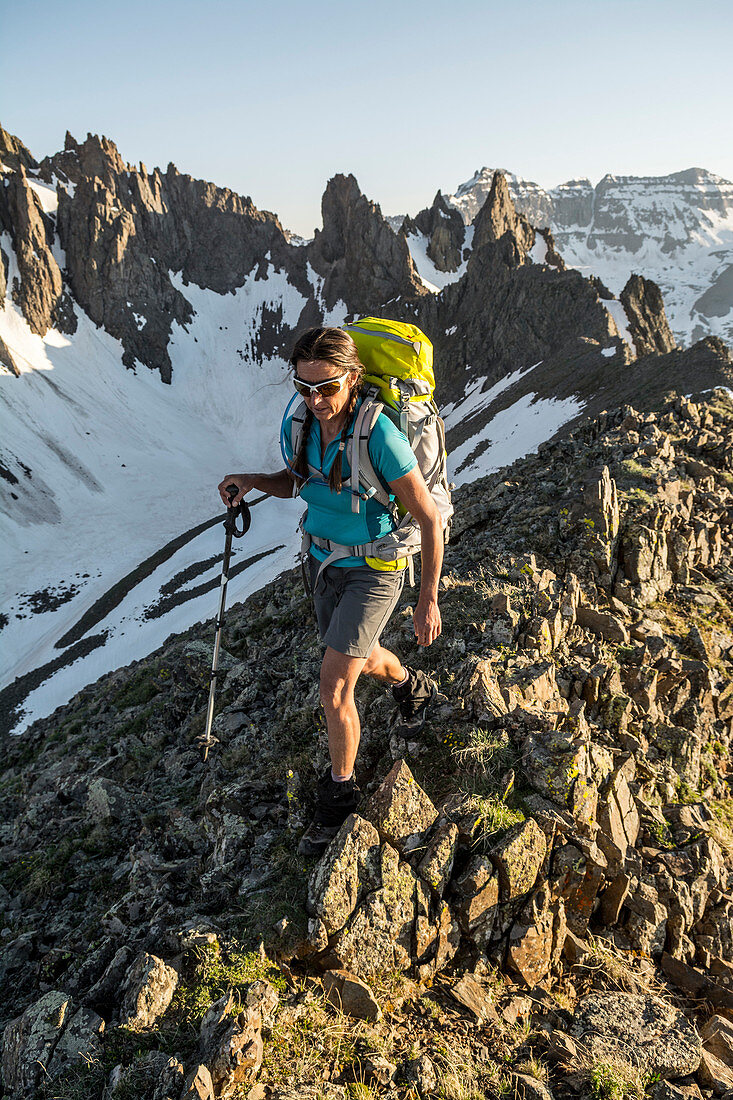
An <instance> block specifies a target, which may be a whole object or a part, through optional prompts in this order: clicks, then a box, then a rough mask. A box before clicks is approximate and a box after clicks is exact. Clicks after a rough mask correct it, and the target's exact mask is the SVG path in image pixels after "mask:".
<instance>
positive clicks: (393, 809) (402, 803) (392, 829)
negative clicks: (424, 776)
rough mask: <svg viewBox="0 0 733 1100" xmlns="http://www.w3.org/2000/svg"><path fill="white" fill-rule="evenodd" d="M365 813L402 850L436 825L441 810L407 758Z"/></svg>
mask: <svg viewBox="0 0 733 1100" xmlns="http://www.w3.org/2000/svg"><path fill="white" fill-rule="evenodd" d="M364 816H365V817H366V818H368V820H369V821H371V822H372V824H373V825H374V826H375V827H376V829H377V832H378V833H379V835H380V837H381V838H382V840H384V841H387V843H389V844H391V845H392V847H393V848H396V849H397V851H398V852H402V851H403V850H404V849H405V846H406V843H407V841H408V840H410V839H411V838H412V837H415V836H416V835H418V834H420V833H425V832H426V831H427V830H428V829H429V828H430V827H431V825H433V824H434V822H435V820H436V819H437V817H438V811H437V810H436V808H435V806H434V805H433V803H432V802H431V801H430V799H429V798H428V796H427V795H426V794H425V791H424V790H423V789H422V787H421V786H420V785H419V783H417V782H416V780H415V777H414V776H413V774H412V772H411V771H410V769H409V768H408V766H407V764H406V763H405V762H404V760H398V761H396V763H395V765H394V767H393V768H392V770H391V771H390V773H389V775H388V776H387V777H386V779H385V780H384V782H383V783H382V784H381V786H380V787H378V788H377V790H376V791H375V792H374V794H373V795H372V797H371V798H370V799H369V802H368V803H367V806H366V809H365V811H364Z"/></svg>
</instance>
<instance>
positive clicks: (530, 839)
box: [488, 817, 547, 901]
mask: <svg viewBox="0 0 733 1100" xmlns="http://www.w3.org/2000/svg"><path fill="white" fill-rule="evenodd" d="M546 852H547V840H546V838H545V834H544V833H543V832H542V829H540V827H539V825H538V824H537V822H536V821H535V820H534V818H531V817H530V818H528V819H527V821H525V822H523V823H522V824H521V825H515V826H514V828H513V829H510V830H509V832H508V833H507V835H506V836H505V837H504V838H503V840H501V841H500V842H499V843H498V844H496V845H494V847H493V848H491V849H490V850H489V852H488V856H489V859H490V860H491V862H492V863H493V864H494V866H495V867H496V869H497V871H498V872H499V882H500V884H501V890H502V900H504V901H511V900H512V899H513V898H516V897H519V896H520V895H521V894H526V893H527V891H528V890H531V889H532V887H533V886H534V884H535V882H536V880H537V875H538V874H539V870H540V867H541V866H542V864H543V862H544V859H545V855H546Z"/></svg>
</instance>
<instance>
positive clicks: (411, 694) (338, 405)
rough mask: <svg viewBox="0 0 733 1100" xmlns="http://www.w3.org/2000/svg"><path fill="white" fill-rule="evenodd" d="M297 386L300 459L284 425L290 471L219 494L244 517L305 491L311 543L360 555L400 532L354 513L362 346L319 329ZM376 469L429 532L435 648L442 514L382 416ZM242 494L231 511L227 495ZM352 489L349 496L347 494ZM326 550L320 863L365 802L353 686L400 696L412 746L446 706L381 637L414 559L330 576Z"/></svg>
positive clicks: (425, 624)
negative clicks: (247, 501)
mask: <svg viewBox="0 0 733 1100" xmlns="http://www.w3.org/2000/svg"><path fill="white" fill-rule="evenodd" d="M290 364H291V366H292V368H293V372H294V377H293V382H294V385H295V388H296V390H297V391H298V393H300V394H301V395H302V396H303V398H304V401H305V406H306V413H305V420H304V424H303V430H302V434H301V437H300V445H299V447H298V453H297V454H293V453H292V446H291V445H290V442H289V441H290V439H291V430H290V429H291V425H290V418H288V419H287V420H286V422H285V424H284V425H283V442H284V450H285V457H286V461H287V463H288V465H287V467H286V468H285V469H283V470H280V472H279V473H275V474H254V473H246V474H227V475H226V477H225V478H224V479H223V480H222V482H221V484H220V485H219V493H220V495H221V498H222V500H223V502H224V503H225V504H226V505H227V506H231V507H236V505H237V504H238V503H239V502H240V500H241V499H242V498H243V497H244V496H245V494H246V493H248V492H250V491H251V490H253V489H255V490H257V491H258V492H261V493H268V494H269V495H271V496H276V497H291V496H293V495H294V486H295V489H296V491H297V492H299V494H300V495H301V496H302V497H303V499H304V500H305V501H306V503H307V505H308V510H307V513H306V516H305V520H304V531H305V533H306V536H311V537H312V538H314V539H316V540H319V541H327V540H330V541H332V542H334V543H339V544H341V545H345V546H347V547H350V548H354V549H359V548H362V547H364V544H367V543H370V542H372V541H373V540H374V539H375V538H378V537H381V536H382V535H384V534H386V533H388V532H389V531H392V530H393V529H394V528H395V526H396V523H395V519H394V518H393V515H394V509H393V508H391V509H390V508H385V507H384V506H383V505H381V504H379V503H378V502H377V501H376V500H373V499H369V500H366V501H365V502H364V503H363V504H361V505H360V507H359V509H358V512H355V511H354V510H353V508H352V493H351V491H350V490H349V489H347V488H346V487H345V486H344V482H345V481H346V480H347V479H348V477H349V473H350V470H349V464H348V457H347V456H348V453H349V449H348V447H347V439H349V437H350V435H351V434H352V433H353V428H354V420H355V414H356V412H357V410H358V408H359V406H360V404H361V395H360V390H361V384H362V377H363V374H364V368H363V366H362V364H361V362H360V361H359V355H358V352H357V348H356V345H355V343H354V341H353V340H352V338H351V336H350V335H349V334H348V333H347V332H344V331H343V330H342V329H339V328H313V329H309V330H308V331H307V332H304V333H303V334H302V335H301V336H300V338H299V339H298V340H297V342H296V344H295V347H294V348H293V353H292V355H291V357H290ZM368 453H369V458H370V459H371V462H372V465H373V467H374V469H375V471H376V472H377V474H378V475H379V477H380V480H381V481H382V483H383V484H385V485H387V486H389V489H390V493H391V494H393V495H394V498H396V500H397V501H398V502H399V503H400V504H401V505H403V506H404V507H405V508H406V509H407V510H408V511H409V512H410V513H411V515H412V516H413V517H414V519H415V521H416V522H417V523H418V524H419V526H420V532H421V555H422V570H421V583H420V595H419V599H418V601H417V605H416V607H415V610H414V616H413V621H414V629H415V637H416V640H417V643H418V644H419V645H430V644H431V643H432V642H433V641H435V639H436V638H437V637H438V635H439V634H440V632H441V619H440V611H439V610H438V582H439V579H440V570H441V565H442V561H443V529H442V523H441V518H440V514H439V512H438V509H437V508H436V506H435V503H434V501H433V499H432V497H431V495H430V493H429V491H428V488H427V485H426V484H425V481H424V479H423V476H422V474H421V473H420V470H419V467H418V466H417V462H416V459H415V456H414V454H413V452H412V450H411V448H410V444H409V443H408V441H407V438H406V436H405V435H403V433H402V432H401V431H400V430H399V429H398V428H397V427H396V426H395V425H394V424H393V423H392V421H391V420H390V418H389V417H388V416H387V415H379V416H378V418H377V420H376V423H375V425H374V428H373V429H372V431H371V434H370V435H369V440H368ZM231 484H234V485H236V486H237V489H238V493H237V495H236V496H235V497H234V498H233V499H232V500H231V502H230V501H229V498H228V497H227V494H226V487H227V486H228V485H231ZM342 486H344V487H343V488H342ZM328 557H329V553H328V550H327V549H322V548H319V547H318V546H317V545H316V544H315V542H311V543H310V549H309V553H308V562H307V568H308V569H309V572H310V580H311V588H312V591H313V599H314V604H315V611H316V618H317V621H318V629H319V632H320V636H321V639H322V641H323V644H324V645H325V647H326V648H325V654H324V657H323V663H322V665H321V674H320V697H321V705H322V706H323V709H324V711H325V716H326V726H327V730H328V748H329V754H330V757H331V767H330V768H329V769H328V770H327V771H326V772H325V774H324V775H323V776H322V777H321V778H320V779H319V781H318V791H317V799H316V812H315V817H314V820H313V821H312V823H311V824H310V826H309V827H308V829H307V830H306V832H305V833H304V835H303V837H302V839H301V842H300V845H299V848H298V851H299V852H300V853H301V854H302V855H320V854H321V853H322V852H323V851H324V849H325V848H326V846H327V845H328V843H329V841H330V840H331V839H332V838H333V837H334V836H335V834H336V832H337V831H338V829H339V826H340V825H341V824H342V822H343V821H344V820H345V819H346V818H347V817H348V815H349V814H350V813H352V812H353V811H354V810H355V809H356V807H357V805H358V804H359V801H360V797H361V792H360V791H359V788H358V787H357V785H356V780H355V778H354V764H355V761H356V754H357V750H358V748H359V737H360V725H359V715H358V713H357V710H356V706H355V703H354V688H355V686H356V682H357V680H358V679H359V677H360V676H361V675H362V673H365V674H366V675H368V676H373V677H375V678H376V679H377V680H379V681H381V682H382V683H383V684H384V685H385V686H389V687H391V689H392V692H393V695H394V698H395V701H396V703H397V706H398V708H399V711H400V714H401V717H402V728H403V732H404V734H405V735H406V736H409V735H410V734H415V733H417V732H419V730H421V729H422V727H423V726H424V724H425V718H426V712H427V710H428V707H429V705H430V703H431V702H432V700H433V699H434V698H435V695H436V693H437V688H436V685H435V683H434V682H433V681H432V680H431V679H430V678H429V677H428V676H426V674H425V673H424V672H422V671H420V670H415V669H411V668H408V667H407V666H405V665H403V664H402V662H401V661H400V660H399V658H398V657H396V656H395V654H394V653H391V652H390V651H389V650H388V649H385V648H384V647H383V646H381V645H380V644H379V637H380V634H381V633H382V631H383V629H384V627H385V626H386V624H387V620H388V619H389V617H390V615H391V613H392V611H393V610H394V607H395V605H396V603H397V600H398V599H399V596H400V593H401V591H402V586H403V584H404V577H405V566H406V562H405V559H401V560H399V561H397V562H384V561H381V560H378V559H376V558H367V557H357V556H351V557H342V558H340V559H339V560H336V561H333V562H332V563H330V564H327V565H325V567H324V566H323V562H324V561H326V559H327V558H328Z"/></svg>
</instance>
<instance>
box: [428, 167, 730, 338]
mask: <svg viewBox="0 0 733 1100" xmlns="http://www.w3.org/2000/svg"><path fill="white" fill-rule="evenodd" d="M502 171H503V170H502ZM504 174H505V176H506V179H507V183H508V186H509V193H510V194H511V196H512V200H513V202H514V204H515V206H516V208H517V209H518V210H520V211H521V212H522V213H523V214H525V215H526V216H527V218H528V219H529V220H530V222H531V223H532V224H533V225H536V226H547V227H548V228H549V229H550V230H551V231H552V233H553V236H554V238H555V241H556V243H557V247H558V249H559V251H560V252H561V254H562V256H563V259H564V260H565V263H566V264H567V265H568V266H569V267H575V268H577V269H578V270H579V271H581V272H582V273H583V274H584V275H596V276H598V277H599V278H600V279H601V280H602V281H603V282H604V283H605V284H606V286H608V287H609V288H610V290H612V291H613V292H614V293H615V294H619V293H620V292H621V289H622V287H623V286H624V285H625V283H626V281H627V280H628V278H629V275H630V274H631V273H632V272H634V273H637V274H639V275H643V276H644V277H645V278H647V279H653V280H654V282H655V283H657V284H658V285H659V287H660V288H661V290H662V293H663V295H664V304H665V309H666V313H667V317H668V319H669V323H670V326H671V328H672V331H673V332H674V334H675V337H676V338H677V340H678V342H679V343H681V344H682V345H684V346H689V345H690V344H692V343H694V342H695V341H696V340H699V339H701V338H702V337H703V336H706V335H714V336H720V337H721V338H722V339H723V340H725V341H726V342H727V343H729V344H730V343H733V183H731V182H729V181H728V180H725V179H722V178H721V177H720V176H716V175H714V174H713V173H712V172H708V171H706V170H705V169H702V168H690V169H688V170H687V171H684V172H674V173H672V174H671V175H669V176H613V175H607V176H604V177H603V179H602V180H601V181H600V182H599V183H598V184H597V185H596V186H595V187H593V185H592V184H591V182H590V180H588V179H578V180H569V181H568V182H567V183H562V184H560V185H559V186H558V187H554V188H551V189H549V190H545V189H544V188H542V187H540V186H539V185H538V184H536V183H533V182H532V181H530V180H526V179H523V178H522V177H521V176H516V175H514V174H513V173H511V172H505V173H504ZM493 176H494V169H491V168H482V169H480V170H479V171H478V172H476V173H475V175H474V176H473V177H472V178H471V179H470V180H467V181H466V182H465V183H463V184H461V186H460V187H458V188H457V189H456V191H455V192H454V193H453V194H451V195H446V196H445V199H446V202H447V203H448V204H449V205H450V206H452V207H454V208H455V209H457V210H459V211H460V213H461V215H462V217H463V219H464V221H465V222H466V224H470V223H471V222H472V221H473V219H474V218H475V216H476V214H477V213H478V211H479V210H480V209H481V207H482V205H483V203H484V201H485V199H486V196H487V195H488V193H489V191H490V189H491V182H492V179H493Z"/></svg>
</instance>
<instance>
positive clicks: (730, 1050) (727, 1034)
mask: <svg viewBox="0 0 733 1100" xmlns="http://www.w3.org/2000/svg"><path fill="white" fill-rule="evenodd" d="M700 1035H701V1037H702V1045H703V1046H704V1048H705V1050H707V1051H708V1052H709V1053H710V1054H714V1055H715V1057H716V1058H719V1059H720V1061H721V1062H725V1063H726V1064H727V1065H730V1066H733V1022H731V1020H729V1019H727V1018H726V1017H725V1016H711V1017H710V1019H709V1020H708V1022H707V1023H706V1024H705V1026H704V1027H703V1029H702V1031H701V1032H700Z"/></svg>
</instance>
